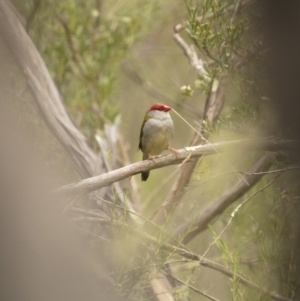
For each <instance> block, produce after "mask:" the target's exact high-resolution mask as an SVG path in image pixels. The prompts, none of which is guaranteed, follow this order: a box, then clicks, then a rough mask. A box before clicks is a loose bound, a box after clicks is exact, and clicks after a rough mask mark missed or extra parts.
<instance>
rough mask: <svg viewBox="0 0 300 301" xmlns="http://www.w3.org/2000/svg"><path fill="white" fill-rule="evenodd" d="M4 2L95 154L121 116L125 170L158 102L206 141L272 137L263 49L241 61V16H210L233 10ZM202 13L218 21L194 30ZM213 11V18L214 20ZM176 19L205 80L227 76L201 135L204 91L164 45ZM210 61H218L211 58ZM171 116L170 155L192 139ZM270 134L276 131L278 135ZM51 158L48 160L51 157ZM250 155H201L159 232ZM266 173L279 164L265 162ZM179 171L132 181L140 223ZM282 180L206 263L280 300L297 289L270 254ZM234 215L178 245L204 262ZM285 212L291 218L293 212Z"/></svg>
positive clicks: (280, 225) (217, 281)
mask: <svg viewBox="0 0 300 301" xmlns="http://www.w3.org/2000/svg"><path fill="white" fill-rule="evenodd" d="M13 2H14V4H15V5H16V7H17V8H18V9H19V11H20V13H21V15H23V16H24V18H25V19H26V20H27V26H28V28H27V30H28V32H29V35H30V37H31V38H32V40H33V42H34V44H35V45H36V47H37V49H38V50H39V52H40V54H41V55H42V57H43V59H44V60H45V62H46V65H47V67H48V68H49V71H50V72H51V75H52V77H53V79H54V81H55V83H56V85H57V87H58V89H59V92H60V93H61V96H62V99H63V101H64V104H65V105H66V107H67V110H68V112H69V114H70V116H71V118H72V120H73V121H74V123H75V124H76V125H77V126H78V127H79V128H80V129H81V131H82V132H83V133H84V134H85V136H86V137H87V139H88V141H89V144H90V145H91V146H92V147H93V148H94V149H95V151H99V149H98V145H97V143H96V141H95V138H94V136H95V134H97V133H98V134H100V135H101V133H103V130H104V125H105V124H112V123H113V122H114V121H115V118H116V117H117V116H120V117H121V127H120V132H121V136H122V147H123V149H124V150H125V151H126V152H128V155H129V158H130V160H131V162H137V161H139V160H141V156H142V155H141V153H140V152H138V151H137V145H138V137H139V132H140V126H141V124H142V120H143V117H144V114H145V112H146V110H147V109H148V108H149V106H151V105H152V104H154V103H161V102H164V103H165V104H167V105H169V106H171V107H173V108H174V109H175V110H176V111H177V112H178V113H179V114H180V115H181V116H182V117H183V118H184V119H186V121H187V122H188V123H190V124H191V125H192V126H193V127H197V128H198V126H199V125H200V124H202V126H203V127H204V129H205V130H206V131H207V132H208V133H209V141H210V142H215V141H224V140H232V139H240V138H249V137H252V138H258V137H264V136H268V135H270V134H274V130H273V129H274V124H276V116H275V115H274V114H275V113H274V112H273V111H272V109H271V107H270V106H269V102H270V100H269V99H268V96H267V95H266V91H265V90H264V88H265V83H266V79H265V78H264V77H263V73H264V66H263V65H262V64H261V60H262V57H263V55H264V54H265V53H264V51H265V49H264V48H263V47H262V51H261V52H260V53H259V54H257V53H255V55H253V56H250V57H247V56H246V54H247V53H248V52H249V53H251V50H253V49H251V46H253V45H255V43H256V42H257V40H258V39H260V38H261V37H260V33H259V31H258V30H257V28H256V27H255V25H254V24H253V23H254V21H253V20H252V19H251V16H249V15H247V14H244V15H242V16H241V17H238V18H237V19H236V20H234V22H233V21H232V22H231V20H230V17H229V14H227V13H225V11H224V14H223V13H222V10H221V8H222V9H223V8H224V7H225V6H226V5H227V6H228V5H229V4H235V3H236V2H235V1H179V0H178V1H173V0H169V1H167V0H165V1H158V0H152V1H144V0H123V1H118V0H117V1H111V0H109V1H101V0H95V1H92V0H89V1H84V0H76V1H74V0H73V1H72V0H69V1H58V0H48V1H39V0H14V1H13ZM205 10H206V11H207V12H211V11H213V12H214V13H215V14H216V16H219V17H218V18H217V17H215V18H213V19H212V21H209V22H208V23H207V24H206V23H205V24H204V25H203V27H200V28H197V26H195V27H193V20H194V19H193V17H195V15H196V14H198V13H200V12H201V11H205ZM217 10H220V11H219V14H218V12H217ZM187 21H189V24H190V26H189V27H187V28H188V30H189V31H188V30H187V31H182V33H181V34H182V37H183V38H184V39H185V40H186V42H187V43H188V44H189V45H191V44H193V47H194V49H195V51H197V53H198V55H199V57H200V58H201V59H203V61H204V63H205V64H206V66H207V69H208V70H209V72H210V73H209V76H210V77H211V78H212V77H213V76H219V75H220V74H223V73H224V74H226V75H227V76H228V81H227V83H226V88H225V95H226V102H225V105H224V107H223V110H222V112H221V115H220V117H219V119H218V121H217V122H216V123H215V124H214V125H213V126H211V127H210V126H209V125H207V124H205V123H203V120H202V119H201V116H202V113H203V110H204V105H205V100H206V97H207V87H208V82H205V80H203V79H201V80H200V79H199V78H197V75H196V72H195V70H194V69H193V68H192V66H191V65H190V64H189V62H188V59H187V57H186V56H185V55H184V53H183V51H182V49H181V48H180V47H179V46H178V45H177V44H176V43H175V41H174V39H173V36H172V35H173V28H174V26H175V25H176V24H179V23H184V22H187ZM197 31H200V33H197ZM204 34H206V35H207V37H204ZM222 36H226V37H228V38H231V41H230V42H229V41H227V42H228V45H227V46H226V47H225V54H224V53H223V52H224V51H223V50H222V47H223V46H222V43H223V41H222ZM200 41H201V42H203V41H205V43H208V44H207V45H206V47H208V48H209V49H210V52H207V51H204V50H203V48H204V46H205V44H204V42H203V43H202V44H200ZM253 47H254V46H253ZM254 52H255V51H254ZM210 55H211V56H214V57H216V56H218V55H219V57H218V59H217V60H215V61H214V60H213V59H212V58H211V57H210ZM234 55H236V56H237V57H238V58H240V59H241V60H242V58H244V57H247V59H245V61H242V64H243V65H242V66H243V67H242V68H240V69H238V70H237V69H233V68H232V67H231V65H230V64H233V63H232V61H230V58H231V57H233V56H234ZM188 85H190V86H191V89H192V91H193V93H191V95H188V96H187V95H184V93H182V90H181V88H182V87H183V86H188ZM171 115H172V118H173V120H174V124H175V135H174V141H173V145H172V146H173V147H175V148H183V147H185V146H187V145H188V144H189V142H190V141H191V139H192V137H193V135H194V131H193V129H192V128H191V127H190V126H189V125H188V124H187V123H185V122H184V121H183V120H182V119H180V118H179V117H178V116H177V115H176V114H175V113H172V112H171ZM276 134H279V135H280V134H282V133H281V132H280V131H277V133H276ZM44 146H45V145H41V146H40V147H41V148H43V147H44ZM37 147H39V146H37ZM47 147H48V146H47ZM53 149H54V153H55V152H56V148H55V147H54V148H53ZM59 156H60V155H57V157H59ZM260 156H261V153H251V152H248V150H247V149H232V151H231V152H229V153H226V154H222V155H220V154H218V155H215V156H212V157H206V158H204V159H203V160H202V162H201V165H200V166H199V168H197V169H196V170H195V172H194V174H193V177H192V181H191V182H190V184H189V185H188V187H186V193H185V195H184V198H183V199H182V202H181V204H180V205H179V207H178V210H177V211H176V212H175V213H174V216H173V217H172V221H171V223H170V227H174V228H175V227H176V226H178V225H179V224H180V223H182V222H183V221H185V220H188V219H190V218H191V217H193V214H194V213H195V212H197V211H198V210H199V209H201V208H203V207H204V206H205V205H206V204H209V203H210V202H211V201H212V200H214V199H215V198H216V197H218V196H219V195H221V194H222V193H223V192H224V191H225V190H226V189H228V188H229V187H231V186H232V185H234V183H236V181H237V180H238V179H239V175H238V174H237V172H236V171H239V170H242V171H246V170H247V169H248V168H250V167H251V166H252V164H253V163H254V162H255V160H256V159H257V158H259V157H260ZM58 160H59V159H58ZM45 164H47V162H46V163H45ZM49 165H50V164H49ZM274 166H276V167H278V168H279V167H280V164H278V163H277V162H275V159H274ZM178 170H179V169H178V168H176V167H174V166H170V167H168V168H164V169H158V170H154V171H151V175H150V178H149V180H148V181H147V182H146V183H141V182H140V178H139V175H138V176H134V179H135V180H136V181H137V183H138V190H139V193H140V199H141V205H142V207H143V209H144V215H145V216H146V217H150V216H151V215H152V214H153V213H154V212H155V211H156V210H157V209H158V208H159V206H160V205H161V204H162V202H163V201H164V200H165V197H166V195H167V193H168V192H169V190H170V187H171V186H172V184H173V183H174V180H175V178H176V175H177V173H178ZM64 179H65V178H64ZM271 180H272V175H270V176H266V177H264V178H263V180H262V181H261V182H260V183H259V184H258V185H257V186H256V187H255V188H254V190H251V191H250V192H249V193H247V194H246V195H244V196H243V198H244V199H247V197H249V196H250V195H251V194H252V193H253V192H254V191H255V190H258V189H259V188H261V187H263V186H264V185H266V184H267V183H269V182H270V181H271ZM58 182H59V181H58ZM287 182H289V185H290V186H291V187H293V185H296V183H293V180H292V179H291V177H289V176H286V178H282V181H281V182H276V185H275V186H271V187H269V188H268V189H266V190H264V191H263V192H262V193H260V194H258V195H256V196H255V197H254V198H252V199H251V201H249V202H248V203H246V204H245V205H244V206H243V207H242V208H241V209H240V210H239V211H238V213H237V214H236V215H235V217H234V219H233V220H232V223H231V225H230V227H229V228H228V229H227V230H226V232H225V233H224V235H223V236H222V239H220V240H219V241H218V243H216V244H214V246H213V247H212V248H211V249H210V251H209V252H208V254H207V256H208V257H210V258H212V259H214V260H219V261H220V262H222V263H223V264H224V265H225V266H227V267H229V268H230V269H231V270H232V271H235V272H238V273H240V274H242V275H244V276H245V277H247V279H250V280H253V281H254V282H256V283H258V284H259V285H261V286H262V287H263V286H266V287H270V288H271V289H270V290H276V289H278V287H280V288H279V289H278V290H280V292H281V293H286V294H287V295H289V296H291V295H292V294H293V293H291V292H292V290H293V289H291V288H290V287H288V285H290V286H291V287H293V286H297V285H298V284H297V283H294V282H293V281H290V282H289V280H288V281H287V282H286V283H283V282H282V279H283V278H284V277H285V275H286V274H289V275H292V274H293V269H292V268H290V269H287V266H289V264H290V265H291V266H292V265H293V262H292V261H290V262H289V263H288V264H287V263H286V262H284V259H283V258H282V256H281V253H280V248H281V245H282V243H285V242H286V241H287V242H288V237H287V232H288V231H289V229H288V227H287V224H285V221H284V220H283V216H282V213H284V212H286V211H289V208H290V207H289V206H291V203H289V202H286V200H287V199H288V197H287V195H288V193H286V190H285V187H286V186H285V185H286V183H287ZM64 184H67V183H64ZM291 189H292V188H291ZM235 207H236V205H233V206H231V207H230V208H228V209H227V210H226V211H225V214H224V215H222V217H221V218H220V219H219V220H218V222H216V223H215V224H213V225H212V227H211V229H210V231H206V232H205V233H203V234H202V235H201V236H200V238H199V239H196V240H194V241H193V242H192V243H190V244H189V247H190V248H191V249H193V250H194V251H195V252H197V253H199V254H202V253H204V252H205V251H206V250H207V248H208V247H209V244H210V243H211V242H212V241H213V240H214V238H216V237H217V236H218V234H219V233H220V232H221V231H222V229H224V227H225V225H226V224H227V222H228V220H229V218H230V216H231V215H230V214H231V213H232V211H233V210H234V208H235ZM288 214H290V215H291V216H292V217H291V218H294V216H293V212H290V211H289V212H288ZM288 216H289V215H287V216H286V218H288ZM184 273H186V274H187V276H188V277H190V276H191V275H192V278H193V279H194V280H193V285H195V286H199V287H200V288H201V289H202V290H206V291H208V292H210V293H211V294H214V296H215V297H216V298H220V300H253V298H254V299H255V300H269V296H267V295H266V296H264V295H260V294H259V293H253V292H252V291H250V292H249V291H248V290H247V291H246V293H245V288H244V287H243V286H241V284H239V283H237V282H236V281H235V279H233V280H229V279H228V278H225V277H223V276H220V275H219V274H217V273H216V272H215V271H209V270H203V269H202V268H201V269H200V268H199V269H198V268H192V267H190V268H189V267H188V268H187V271H186V272H182V274H183V276H184V275H185V274H184ZM284 279H285V278H284ZM287 287H288V288H287ZM191 296H192V300H204V299H201V298H202V297H199V296H198V295H197V294H195V293H191ZM251 298H252V299H251Z"/></svg>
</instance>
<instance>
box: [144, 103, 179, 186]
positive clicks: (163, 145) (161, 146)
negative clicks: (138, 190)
mask: <svg viewBox="0 0 300 301" xmlns="http://www.w3.org/2000/svg"><path fill="white" fill-rule="evenodd" d="M170 110H171V108H170V107H168V106H166V105H163V104H156V105H153V106H152V107H150V109H149V110H148V111H147V113H146V115H145V118H144V121H143V124H142V128H141V133H140V140H139V149H140V150H141V151H142V152H143V160H147V159H152V160H153V159H154V157H155V156H158V155H160V154H161V153H162V152H163V151H164V150H166V149H168V150H170V151H171V152H172V153H174V154H176V155H177V154H178V153H177V151H176V150H175V149H173V148H170V144H171V141H172V138H173V132H174V125H173V121H172V119H171V116H170V114H169V111H170ZM149 173H150V171H143V172H142V173H141V178H142V181H146V180H147V179H148V177H149Z"/></svg>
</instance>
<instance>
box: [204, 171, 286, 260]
mask: <svg viewBox="0 0 300 301" xmlns="http://www.w3.org/2000/svg"><path fill="white" fill-rule="evenodd" d="M281 173H282V172H281ZM281 173H279V174H277V175H275V177H274V178H273V179H272V181H270V182H269V183H268V184H266V185H265V186H263V187H261V188H259V189H257V190H256V191H255V192H253V193H252V194H251V195H250V196H249V197H248V198H246V199H245V200H244V201H243V202H241V203H240V204H239V205H238V206H237V207H236V208H235V209H234V210H233V211H232V213H231V214H230V219H229V221H228V223H227V224H226V226H225V227H224V228H223V230H222V231H221V232H220V234H219V235H218V236H217V237H216V238H215V239H214V241H213V242H212V243H211V244H210V245H209V247H208V248H207V249H206V251H205V252H204V253H203V255H202V257H204V256H205V255H206V254H207V253H208V252H209V250H210V249H211V247H212V246H213V245H214V244H215V243H216V242H217V241H219V240H220V238H221V236H222V235H223V233H224V232H225V231H226V230H227V228H228V227H229V225H230V224H231V222H232V220H233V218H234V216H235V214H236V213H237V212H238V211H239V209H240V208H241V207H242V206H243V205H245V204H246V203H247V202H248V201H249V200H250V199H252V198H253V197H254V196H255V195H257V194H258V193H259V192H262V191H263V190H265V189H266V188H267V187H269V186H270V185H272V184H273V183H274V181H275V180H276V178H277V177H278V176H280V175H281Z"/></svg>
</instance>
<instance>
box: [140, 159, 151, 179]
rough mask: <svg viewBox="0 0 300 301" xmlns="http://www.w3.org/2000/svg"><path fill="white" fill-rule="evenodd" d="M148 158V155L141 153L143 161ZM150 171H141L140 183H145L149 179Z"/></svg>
mask: <svg viewBox="0 0 300 301" xmlns="http://www.w3.org/2000/svg"><path fill="white" fill-rule="evenodd" d="M148 158H149V155H148V154H145V153H143V160H147V159H148ZM149 174H150V171H143V172H141V179H142V181H147V179H148V177H149Z"/></svg>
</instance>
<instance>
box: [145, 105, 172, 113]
mask: <svg viewBox="0 0 300 301" xmlns="http://www.w3.org/2000/svg"><path fill="white" fill-rule="evenodd" d="M170 110H171V108H170V107H168V106H166V105H162V104H156V105H153V106H152V107H150V109H149V111H163V112H168V111H170Z"/></svg>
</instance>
